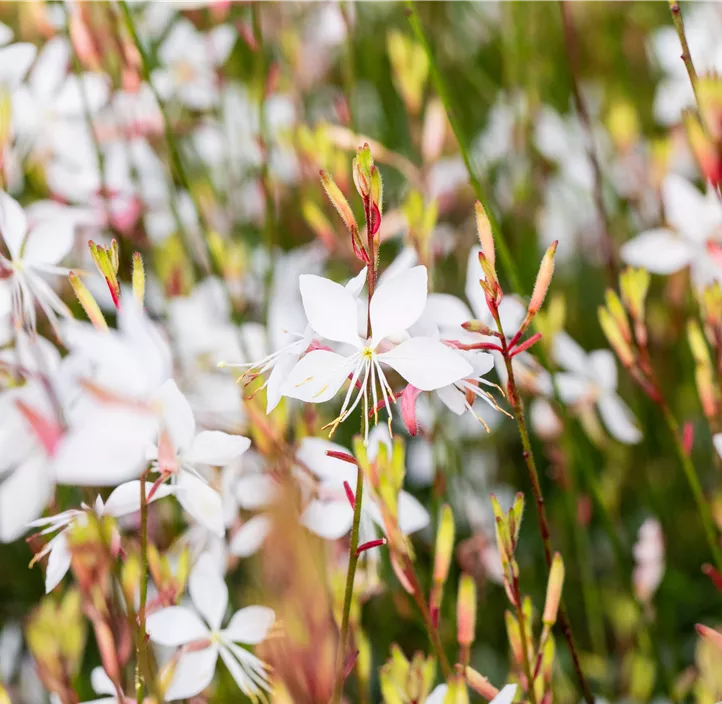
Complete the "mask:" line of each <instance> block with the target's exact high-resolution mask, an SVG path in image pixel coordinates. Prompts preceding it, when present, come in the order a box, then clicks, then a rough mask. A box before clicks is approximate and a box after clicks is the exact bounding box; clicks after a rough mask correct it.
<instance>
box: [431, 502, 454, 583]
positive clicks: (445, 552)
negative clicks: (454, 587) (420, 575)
mask: <svg viewBox="0 0 722 704" xmlns="http://www.w3.org/2000/svg"><path fill="white" fill-rule="evenodd" d="M454 533H455V530H454V514H453V512H452V510H451V506H449V504H444V505H443V506H442V507H441V517H440V518H439V529H438V531H437V533H436V550H435V553H434V582H436V583H439V584H444V583H445V582H446V578H447V577H448V575H449V567H450V565H451V556H452V554H453V551H454Z"/></svg>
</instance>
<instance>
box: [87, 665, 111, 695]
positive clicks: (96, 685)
mask: <svg viewBox="0 0 722 704" xmlns="http://www.w3.org/2000/svg"><path fill="white" fill-rule="evenodd" d="M90 685H91V687H92V688H93V691H94V692H95V693H96V694H111V695H112V696H115V695H116V691H115V685H114V684H113V680H111V679H110V677H108V673H107V672H106V671H105V670H104V669H103V668H102V667H94V668H93V671H92V672H91V673H90Z"/></svg>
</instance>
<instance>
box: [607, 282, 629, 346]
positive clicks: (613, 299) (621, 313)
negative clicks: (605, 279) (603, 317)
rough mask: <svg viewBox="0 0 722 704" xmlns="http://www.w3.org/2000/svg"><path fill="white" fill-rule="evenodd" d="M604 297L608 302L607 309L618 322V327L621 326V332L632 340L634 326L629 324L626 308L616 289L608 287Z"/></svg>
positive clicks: (626, 338) (627, 339)
mask: <svg viewBox="0 0 722 704" xmlns="http://www.w3.org/2000/svg"><path fill="white" fill-rule="evenodd" d="M604 299H605V301H606V303H607V310H608V311H609V313H610V314H611V316H612V317H613V318H614V321H615V322H616V323H617V327H618V328H619V331H620V332H621V334H622V335H623V336H624V339H625V340H626V341H627V342H632V339H633V338H632V328H631V327H630V325H629V318H627V311H626V310H625V309H624V306H623V305H622V301H621V300H620V299H619V296H618V295H617V293H616V291H613V290H612V289H611V288H608V289H607V290H606V293H605V295H604Z"/></svg>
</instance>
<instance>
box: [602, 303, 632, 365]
mask: <svg viewBox="0 0 722 704" xmlns="http://www.w3.org/2000/svg"><path fill="white" fill-rule="evenodd" d="M597 312H598V315H599V324H600V325H601V327H602V331H603V332H604V334H605V335H606V337H607V340H608V341H609V344H610V345H611V347H612V349H613V350H614V351H615V353H616V354H617V356H618V357H619V361H620V362H621V363H622V364H623V365H624V366H625V367H627V368H629V367H632V366H633V365H634V359H635V358H634V352H633V350H632V348H631V346H630V345H629V343H628V342H627V340H626V339H625V338H624V335H623V334H622V332H621V331H620V329H619V326H618V325H617V321H616V320H615V319H614V318H613V317H612V315H611V314H610V312H609V311H608V310H607V309H606V308H604V307H603V306H600V307H599V308H598V310H597Z"/></svg>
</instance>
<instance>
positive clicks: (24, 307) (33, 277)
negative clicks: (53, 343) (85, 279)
mask: <svg viewBox="0 0 722 704" xmlns="http://www.w3.org/2000/svg"><path fill="white" fill-rule="evenodd" d="M58 214H59V215H60V217H53V218H47V219H46V218H44V219H42V220H39V221H37V222H34V223H33V222H31V224H30V226H29V225H28V217H27V215H26V214H25V211H24V210H23V208H22V206H21V205H20V204H19V203H18V202H17V201H16V200H15V199H14V198H12V197H11V196H9V195H8V194H7V193H4V192H2V191H0V234H1V235H2V238H3V241H4V242H5V245H6V247H7V249H8V253H9V257H6V256H4V255H2V254H0V271H2V270H5V271H6V272H7V273H9V275H10V277H11V281H10V283H11V287H12V288H11V295H12V311H13V317H14V322H15V324H16V325H18V326H20V325H22V326H24V327H25V328H26V329H28V330H35V325H36V313H35V306H36V304H37V305H39V306H40V308H41V309H42V311H43V312H44V313H45V315H46V316H47V318H48V320H49V321H50V323H51V325H52V326H53V328H54V329H55V330H56V332H57V331H58V316H62V317H66V318H72V313H71V312H70V309H69V308H68V307H67V306H66V305H65V303H63V301H62V300H61V299H60V298H59V297H58V295H57V294H56V293H55V291H53V289H52V288H51V286H50V285H49V284H48V283H47V281H45V279H44V278H43V275H47V274H63V275H66V274H67V273H68V269H64V268H62V267H59V266H58V263H59V262H60V260H61V259H63V258H64V257H65V255H67V254H68V252H69V251H70V249H71V247H72V246H73V238H74V234H75V224H74V221H73V219H72V218H71V217H70V216H69V215H67V214H66V215H65V216H63V213H62V212H61V213H58ZM31 218H32V213H31ZM0 293H2V292H0Z"/></svg>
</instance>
